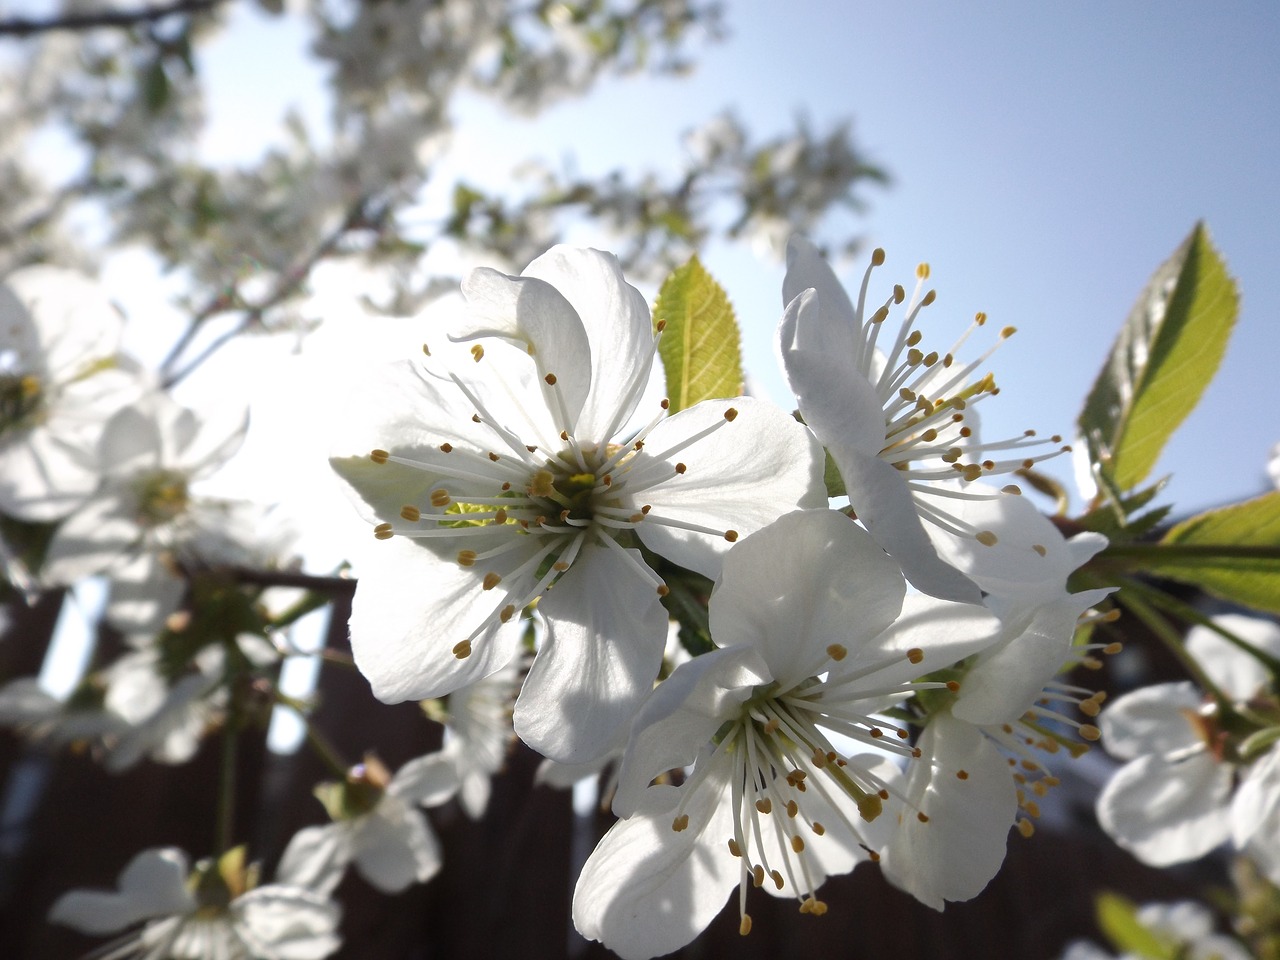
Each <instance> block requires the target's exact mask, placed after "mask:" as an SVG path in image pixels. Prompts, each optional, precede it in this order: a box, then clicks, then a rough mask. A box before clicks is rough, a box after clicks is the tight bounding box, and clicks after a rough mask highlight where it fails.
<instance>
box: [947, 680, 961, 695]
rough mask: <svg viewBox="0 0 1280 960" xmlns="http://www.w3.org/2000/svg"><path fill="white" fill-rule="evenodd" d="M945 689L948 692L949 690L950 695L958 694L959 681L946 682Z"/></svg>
mask: <svg viewBox="0 0 1280 960" xmlns="http://www.w3.org/2000/svg"><path fill="white" fill-rule="evenodd" d="M947 689H948V690H950V691H951V692H952V693H959V692H960V681H959V680H948V681H947Z"/></svg>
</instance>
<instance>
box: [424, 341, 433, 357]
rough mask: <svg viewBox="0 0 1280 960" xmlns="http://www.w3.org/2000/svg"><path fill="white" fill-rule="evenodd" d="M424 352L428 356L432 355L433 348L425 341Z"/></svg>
mask: <svg viewBox="0 0 1280 960" xmlns="http://www.w3.org/2000/svg"><path fill="white" fill-rule="evenodd" d="M422 352H423V353H424V354H426V355H427V356H428V357H429V356H431V349H430V348H429V347H428V346H427V345H426V344H425V343H424V344H423V345H422Z"/></svg>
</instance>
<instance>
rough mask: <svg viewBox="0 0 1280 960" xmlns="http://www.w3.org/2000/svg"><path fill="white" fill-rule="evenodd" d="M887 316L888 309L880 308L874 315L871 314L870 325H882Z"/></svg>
mask: <svg viewBox="0 0 1280 960" xmlns="http://www.w3.org/2000/svg"><path fill="white" fill-rule="evenodd" d="M899 302H901V301H899ZM888 316H889V308H888V307H881V308H880V309H879V310H877V311H876V312H875V313H873V314H872V315H871V322H872V323H884V321H885V319H886V318H887V317H888Z"/></svg>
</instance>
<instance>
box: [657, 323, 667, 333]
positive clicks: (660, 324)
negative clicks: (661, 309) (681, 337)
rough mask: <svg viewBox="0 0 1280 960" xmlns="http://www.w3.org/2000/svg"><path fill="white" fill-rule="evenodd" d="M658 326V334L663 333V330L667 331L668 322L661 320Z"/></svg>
mask: <svg viewBox="0 0 1280 960" xmlns="http://www.w3.org/2000/svg"><path fill="white" fill-rule="evenodd" d="M656 326H657V330H658V332H659V333H661V332H662V331H663V330H665V329H667V321H665V320H659V321H658V323H657V324H656Z"/></svg>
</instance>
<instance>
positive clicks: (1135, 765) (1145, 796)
mask: <svg viewBox="0 0 1280 960" xmlns="http://www.w3.org/2000/svg"><path fill="white" fill-rule="evenodd" d="M1230 798H1231V767H1230V765H1228V764H1225V763H1218V762H1217V761H1216V760H1214V759H1213V757H1212V756H1210V755H1209V754H1208V753H1207V752H1206V751H1203V750H1202V751H1200V752H1199V753H1196V754H1193V755H1191V756H1189V757H1186V758H1184V759H1182V760H1179V761H1176V762H1170V761H1169V760H1168V759H1166V758H1165V757H1163V756H1160V755H1158V754H1147V755H1145V756H1140V757H1138V758H1137V759H1136V760H1132V761H1130V762H1129V763H1127V764H1125V765H1124V766H1123V767H1121V768H1120V769H1119V770H1118V771H1116V773H1115V775H1114V776H1113V777H1112V778H1111V780H1110V782H1108V783H1107V785H1106V786H1105V787H1104V788H1103V790H1102V793H1101V794H1100V795H1099V796H1098V806H1097V812H1098V823H1099V824H1101V826H1102V829H1103V830H1105V831H1106V832H1107V833H1108V834H1109V835H1110V836H1111V839H1113V840H1114V841H1115V842H1116V843H1118V844H1119V845H1120V846H1122V847H1124V848H1125V849H1126V850H1128V851H1129V852H1130V853H1132V854H1133V855H1134V856H1135V857H1137V858H1138V859H1139V860H1141V861H1142V862H1143V863H1147V864H1150V865H1151V866H1153V867H1167V866H1169V865H1170V864H1174V863H1182V862H1183V861H1186V860H1195V859H1196V858H1197V857H1201V856H1204V855H1205V854H1206V853H1208V852H1209V851H1210V850H1212V849H1213V848H1214V847H1216V846H1218V845H1219V844H1220V843H1222V842H1223V841H1225V840H1226V839H1227V838H1228V837H1229V836H1230V835H1231V808H1230V806H1229V800H1230Z"/></svg>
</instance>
